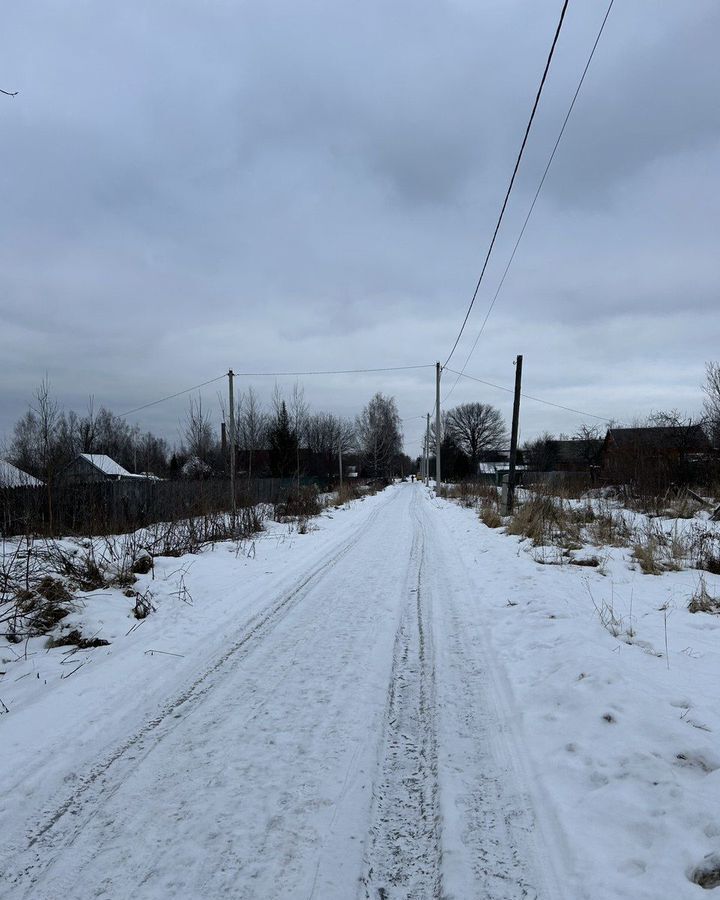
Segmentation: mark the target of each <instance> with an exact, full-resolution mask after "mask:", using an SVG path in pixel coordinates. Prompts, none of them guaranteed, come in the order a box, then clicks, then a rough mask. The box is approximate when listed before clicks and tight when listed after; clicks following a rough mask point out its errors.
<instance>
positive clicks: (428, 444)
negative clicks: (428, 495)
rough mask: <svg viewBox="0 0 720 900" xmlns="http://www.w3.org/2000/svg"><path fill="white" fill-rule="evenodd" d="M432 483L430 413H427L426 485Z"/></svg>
mask: <svg viewBox="0 0 720 900" xmlns="http://www.w3.org/2000/svg"><path fill="white" fill-rule="evenodd" d="M429 484H430V413H428V414H427V427H426V428H425V486H426V487H427V486H429Z"/></svg>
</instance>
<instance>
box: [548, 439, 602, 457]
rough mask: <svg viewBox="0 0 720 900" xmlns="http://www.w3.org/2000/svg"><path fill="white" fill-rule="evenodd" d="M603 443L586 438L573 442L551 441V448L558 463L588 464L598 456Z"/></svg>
mask: <svg viewBox="0 0 720 900" xmlns="http://www.w3.org/2000/svg"><path fill="white" fill-rule="evenodd" d="M602 446H603V441H602V440H594V439H590V438H588V439H587V440H584V439H583V438H579V439H576V440H574V441H553V442H552V448H553V450H554V452H555V457H556V459H557V461H558V462H566V463H570V462H583V463H584V462H589V461H592V460H593V459H595V458H596V457H599V456H600V451H601V450H602Z"/></svg>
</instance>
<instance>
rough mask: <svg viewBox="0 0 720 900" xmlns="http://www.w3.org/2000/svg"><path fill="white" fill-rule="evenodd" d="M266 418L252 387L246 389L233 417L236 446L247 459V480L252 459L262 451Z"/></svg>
mask: <svg viewBox="0 0 720 900" xmlns="http://www.w3.org/2000/svg"><path fill="white" fill-rule="evenodd" d="M268 424H269V422H268V416H267V413H265V412H264V410H263V408H262V406H261V405H260V401H259V400H258V397H257V394H256V393H255V391H254V390H253V387H252V385H250V387H248V389H247V392H246V393H244V394H243V395H242V396H241V398H240V401H239V403H238V409H237V413H236V415H235V428H236V430H237V437H238V444H239V446H240V448H241V449H242V450H243V452H244V453H245V456H246V459H247V474H248V479H249V478H251V477H252V468H253V457H254V455H255V454H256V453H257V452H258V451H260V450H262V449H263V444H264V442H265V438H266V435H267V429H268Z"/></svg>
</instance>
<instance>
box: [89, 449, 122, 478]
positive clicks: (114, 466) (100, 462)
mask: <svg viewBox="0 0 720 900" xmlns="http://www.w3.org/2000/svg"><path fill="white" fill-rule="evenodd" d="M80 456H81V457H82V458H83V459H85V460H87V461H88V462H89V463H90V465H91V466H95V468H96V469H100V471H101V472H102V473H103V474H105V475H112V476H114V477H115V478H134V477H135V476H134V475H133V474H132V473H131V472H128V470H127V469H123V467H122V466H121V465H120V464H119V463H116V462H115V460H114V459H111V458H110V457H109V456H105V454H104V453H81V454H80Z"/></svg>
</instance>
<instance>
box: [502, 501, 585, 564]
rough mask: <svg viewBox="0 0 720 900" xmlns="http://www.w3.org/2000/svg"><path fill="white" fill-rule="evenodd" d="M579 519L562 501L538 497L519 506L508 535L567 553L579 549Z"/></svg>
mask: <svg viewBox="0 0 720 900" xmlns="http://www.w3.org/2000/svg"><path fill="white" fill-rule="evenodd" d="M578 519H579V517H578V516H577V515H576V514H575V513H574V512H573V511H571V510H570V509H569V507H568V506H567V504H565V503H563V501H562V500H556V499H555V497H553V496H550V495H548V494H545V493H543V494H535V495H533V496H531V497H530V499H529V500H527V501H526V502H525V503H523V504H522V505H521V506H520V507H518V509H517V511H516V513H515V515H514V516H513V518H512V520H511V522H510V524H509V525H508V527H507V533H508V534H515V535H519V536H521V537H524V538H528V539H529V540H531V541H532V542H533V544H535V545H536V546H557V547H564V548H565V549H566V550H579V549H580V547H581V546H582V541H581V539H580V529H581V526H580V522H579V521H578Z"/></svg>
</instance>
